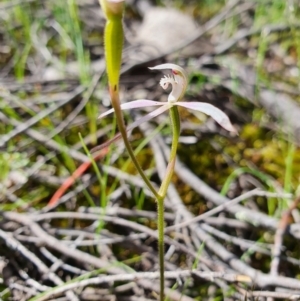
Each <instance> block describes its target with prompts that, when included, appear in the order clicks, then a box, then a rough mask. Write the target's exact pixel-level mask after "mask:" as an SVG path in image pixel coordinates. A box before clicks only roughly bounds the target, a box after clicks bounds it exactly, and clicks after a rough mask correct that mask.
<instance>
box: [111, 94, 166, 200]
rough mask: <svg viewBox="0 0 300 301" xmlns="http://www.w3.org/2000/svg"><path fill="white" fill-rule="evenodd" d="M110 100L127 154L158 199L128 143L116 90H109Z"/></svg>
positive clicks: (158, 196)
mask: <svg viewBox="0 0 300 301" xmlns="http://www.w3.org/2000/svg"><path fill="white" fill-rule="evenodd" d="M111 101H112V106H113V108H114V110H115V114H116V120H117V124H118V128H119V130H120V133H121V135H122V138H123V141H124V144H125V147H126V149H127V151H128V154H129V156H130V158H131V160H132V162H133V164H134V165H135V167H136V169H137V171H138V172H139V174H140V176H141V177H142V179H143V180H144V182H145V184H146V185H147V186H148V188H149V189H150V190H151V192H152V193H153V195H154V197H155V198H157V199H158V198H160V195H159V194H158V193H157V191H156V190H155V188H154V187H153V185H152V184H151V182H150V180H149V179H148V177H147V176H146V174H145V173H144V171H143V169H142V167H141V166H140V164H139V162H138V161H137V159H136V156H135V154H134V152H133V149H132V147H131V145H130V142H129V140H128V137H127V131H126V127H125V124H124V119H123V114H122V110H121V107H120V100H119V94H118V93H117V92H115V91H111Z"/></svg>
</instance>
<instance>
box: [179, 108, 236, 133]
mask: <svg viewBox="0 0 300 301" xmlns="http://www.w3.org/2000/svg"><path fill="white" fill-rule="evenodd" d="M175 105H177V106H181V107H185V108H187V109H192V110H195V111H199V112H202V113H205V114H207V115H209V116H211V117H212V118H213V119H214V120H215V121H216V122H217V123H219V124H220V125H221V126H222V127H223V128H224V129H226V130H227V131H229V132H234V133H237V131H236V129H235V128H234V126H233V125H232V124H231V122H230V120H229V118H228V116H227V115H226V114H225V113H224V112H222V111H221V110H220V109H218V108H217V107H215V106H213V105H211V104H209V103H203V102H176V103H175Z"/></svg>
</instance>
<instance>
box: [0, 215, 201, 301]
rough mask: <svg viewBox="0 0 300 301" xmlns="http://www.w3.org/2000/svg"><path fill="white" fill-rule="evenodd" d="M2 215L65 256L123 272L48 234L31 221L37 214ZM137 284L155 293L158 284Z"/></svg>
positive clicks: (183, 298) (174, 295)
mask: <svg viewBox="0 0 300 301" xmlns="http://www.w3.org/2000/svg"><path fill="white" fill-rule="evenodd" d="M73 214H74V213H73ZM2 216H3V218H5V219H7V220H11V221H15V222H17V223H20V224H22V225H24V226H27V227H29V228H30V230H31V232H32V233H33V234H34V235H36V236H37V237H39V238H40V239H41V240H42V241H43V242H44V244H45V245H46V246H47V247H48V248H51V249H53V250H56V251H57V252H60V253H61V254H63V255H65V256H68V257H70V258H73V259H75V260H77V261H78V262H81V263H86V264H90V265H91V266H93V267H97V268H100V269H105V270H106V271H107V272H108V273H111V274H122V273H123V272H124V270H122V269H121V268H119V267H115V266H114V264H113V263H109V262H107V261H105V260H102V259H100V258H97V257H95V256H92V255H90V254H87V253H85V252H83V251H80V250H77V249H70V248H69V246H67V245H64V244H63V243H61V242H60V241H59V240H57V239H56V238H54V237H52V236H51V235H49V234H48V233H47V232H45V231H44V230H43V229H42V228H41V227H40V226H39V225H38V224H37V223H36V222H34V221H33V218H34V217H36V218H38V215H36V216H33V215H32V216H27V215H25V214H19V213H15V212H2ZM67 218H68V217H67ZM94 219H95V220H99V216H98V215H97V216H95V217H94ZM145 228H146V227H144V226H141V229H142V231H144V230H145ZM146 229H147V230H146V231H147V232H149V234H153V235H155V236H157V233H156V232H155V231H153V230H150V229H148V228H146ZM151 231H153V232H155V233H152V232H151ZM166 242H168V241H166ZM171 243H172V242H171ZM183 251H185V252H188V253H190V252H189V250H185V249H184V250H183ZM194 256H195V254H194ZM196 256H197V255H196ZM138 284H139V285H141V286H142V287H144V288H145V289H148V290H151V291H155V292H157V293H158V292H159V285H158V284H157V283H153V282H151V281H148V280H145V279H142V280H139V281H138ZM166 295H168V296H169V299H171V300H181V301H192V299H191V298H189V297H187V296H185V295H182V294H181V293H179V292H177V291H176V290H173V289H168V288H167V289H166Z"/></svg>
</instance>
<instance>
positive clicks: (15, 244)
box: [0, 229, 79, 301]
mask: <svg viewBox="0 0 300 301" xmlns="http://www.w3.org/2000/svg"><path fill="white" fill-rule="evenodd" d="M0 237H1V238H2V240H3V241H4V242H5V244H6V245H7V246H8V247H9V248H10V249H11V250H13V251H17V252H19V253H20V254H21V255H22V256H23V257H24V258H25V259H27V260H29V261H30V262H31V263H33V264H34V265H35V266H36V268H37V269H38V271H39V272H40V273H41V274H42V275H43V277H45V278H46V279H49V280H51V281H52V282H53V283H54V284H56V285H62V284H63V283H64V282H63V281H62V280H61V279H60V278H59V277H58V276H57V275H56V274H54V273H52V272H51V271H50V269H49V268H48V267H47V266H46V265H45V264H44V263H43V262H42V261H41V260H40V259H39V258H38V257H37V256H36V255H35V254H33V253H32V252H30V251H29V250H28V249H27V248H25V247H24V246H23V245H22V244H21V243H20V242H19V241H17V240H16V239H15V238H13V237H12V236H11V235H9V234H8V233H7V232H4V231H2V230H1V229H0ZM65 292H66V296H67V298H68V300H71V301H78V300H79V299H78V298H77V297H76V296H75V294H74V293H73V292H72V291H65Z"/></svg>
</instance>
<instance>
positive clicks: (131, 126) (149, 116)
mask: <svg viewBox="0 0 300 301" xmlns="http://www.w3.org/2000/svg"><path fill="white" fill-rule="evenodd" d="M169 108H170V105H169V104H168V103H167V102H163V103H162V106H161V107H160V108H158V109H156V110H154V111H152V112H151V113H149V114H147V115H145V116H143V117H142V118H140V119H138V120H136V121H135V122H133V123H131V124H129V125H128V126H127V128H126V129H127V131H130V130H132V129H134V128H136V127H137V126H139V125H140V124H142V123H144V122H146V121H148V120H150V119H152V118H154V117H156V116H158V115H160V114H162V113H163V112H165V111H167V110H168V109H169Z"/></svg>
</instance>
